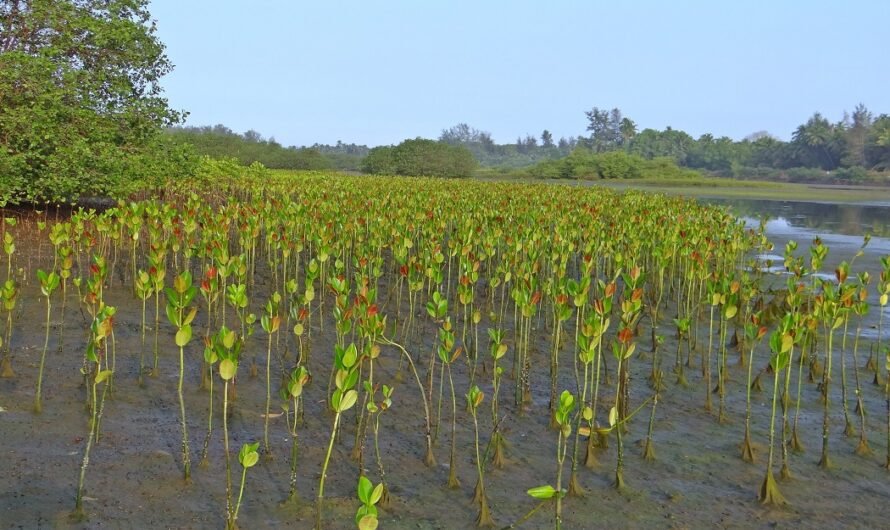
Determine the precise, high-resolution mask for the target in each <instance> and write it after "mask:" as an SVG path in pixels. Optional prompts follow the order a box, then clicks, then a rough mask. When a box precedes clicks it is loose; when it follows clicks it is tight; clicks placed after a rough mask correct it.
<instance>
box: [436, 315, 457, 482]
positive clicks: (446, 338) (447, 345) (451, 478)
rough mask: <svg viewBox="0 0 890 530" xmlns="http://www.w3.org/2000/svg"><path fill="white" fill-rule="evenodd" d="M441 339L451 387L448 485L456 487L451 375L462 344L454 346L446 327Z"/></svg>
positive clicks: (441, 353)
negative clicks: (452, 366)
mask: <svg viewBox="0 0 890 530" xmlns="http://www.w3.org/2000/svg"><path fill="white" fill-rule="evenodd" d="M446 322H447V321H446ZM443 332H444V334H443ZM439 340H440V344H439V347H438V348H437V353H438V355H439V360H440V361H441V362H442V366H444V367H445V371H446V372H447V373H448V386H449V387H450V388H451V454H450V456H449V459H448V462H449V465H448V467H449V470H448V487H449V488H452V489H456V488H459V487H460V481H459V480H458V479H457V466H456V464H455V452H456V451H455V448H456V446H457V438H456V433H457V396H456V394H455V393H454V379H453V378H452V376H451V364H452V363H453V362H454V361H456V360H457V358H458V357H460V354H461V350H462V348H461V347H460V346H458V347H457V348H454V335H453V334H451V333H450V332H448V331H446V330H445V328H443V329H441V330H439Z"/></svg>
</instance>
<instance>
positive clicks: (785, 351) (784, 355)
mask: <svg viewBox="0 0 890 530" xmlns="http://www.w3.org/2000/svg"><path fill="white" fill-rule="evenodd" d="M790 331H791V330H790V319H785V320H784V321H783V324H782V327H781V328H780V329H778V330H776V331H775V332H773V334H772V335H771V336H770V341H769V347H770V350H771V351H772V355H771V356H770V366H771V367H772V369H773V405H772V413H771V415H770V421H769V451H768V456H767V459H766V476H765V477H764V479H763V483H762V484H761V485H760V495H759V498H760V502H762V503H763V504H774V505H783V504H787V501H786V500H785V497H783V496H782V493H781V492H780V491H779V486H778V484H777V483H776V478H775V476H773V455H774V451H775V446H776V444H775V437H776V403H777V401H778V397H779V374H780V373H781V372H782V370H783V369H785V367H786V366H788V363H789V361H790V359H791V349H792V348H793V347H794V338H793V337H792V336H791V333H790Z"/></svg>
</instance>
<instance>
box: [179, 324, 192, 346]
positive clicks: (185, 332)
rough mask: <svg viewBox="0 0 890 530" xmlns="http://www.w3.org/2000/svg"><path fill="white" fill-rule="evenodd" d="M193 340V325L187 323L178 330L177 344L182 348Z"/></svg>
mask: <svg viewBox="0 0 890 530" xmlns="http://www.w3.org/2000/svg"><path fill="white" fill-rule="evenodd" d="M190 340H192V327H191V326H189V325H186V326H185V327H183V328H182V329H180V330H179V331H177V332H176V345H177V346H179V347H180V348H182V347H183V346H185V345H186V344H188V343H189V341H190Z"/></svg>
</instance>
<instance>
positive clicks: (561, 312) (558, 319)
mask: <svg viewBox="0 0 890 530" xmlns="http://www.w3.org/2000/svg"><path fill="white" fill-rule="evenodd" d="M578 290H579V287H578V286H577V282H575V281H574V280H569V282H566V284H565V291H566V293H568V294H565V293H562V292H560V293H559V294H557V295H556V296H555V297H554V299H553V320H554V322H555V323H556V325H555V326H554V330H553V341H552V342H553V345H552V346H551V348H550V401H549V403H548V407H549V409H550V425H551V427H557V424H556V400H557V395H556V385H557V380H558V376H559V350H560V346H561V339H562V329H563V328H562V326H563V322H565V321H566V320H568V319H569V318H571V316H572V308H571V307H570V306H569V304H568V301H569V296H572V297H573V298H574V297H575V296H577V292H578ZM585 301H586V300H585Z"/></svg>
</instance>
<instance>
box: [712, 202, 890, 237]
mask: <svg viewBox="0 0 890 530" xmlns="http://www.w3.org/2000/svg"><path fill="white" fill-rule="evenodd" d="M701 201H703V202H707V203H710V204H716V205H720V206H729V207H730V208H731V209H732V211H733V212H734V213H735V214H736V215H738V216H740V217H749V218H752V219H760V218H761V217H764V216H766V217H768V218H769V219H772V221H771V225H772V226H771V227H770V228H771V229H774V230H776V231H780V232H782V231H793V229H806V230H810V231H813V232H822V233H825V232H827V233H835V234H845V235H850V236H862V235H864V234H866V233H870V234H872V235H874V236H878V237H890V224H888V219H890V205H887V204H849V203H844V204H838V203H821V202H800V201H773V200H763V199H718V198H708V199H701ZM783 228H784V230H783Z"/></svg>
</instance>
